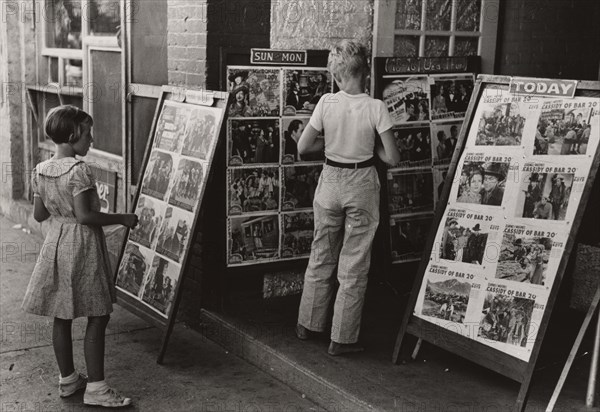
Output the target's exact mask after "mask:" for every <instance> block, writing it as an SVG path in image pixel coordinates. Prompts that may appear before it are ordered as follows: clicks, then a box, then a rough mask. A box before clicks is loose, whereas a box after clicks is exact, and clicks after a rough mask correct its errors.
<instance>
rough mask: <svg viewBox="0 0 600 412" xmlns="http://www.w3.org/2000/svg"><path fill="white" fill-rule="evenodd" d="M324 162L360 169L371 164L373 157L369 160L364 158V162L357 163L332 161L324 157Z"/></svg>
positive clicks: (373, 162) (372, 163) (344, 167)
mask: <svg viewBox="0 0 600 412" xmlns="http://www.w3.org/2000/svg"><path fill="white" fill-rule="evenodd" d="M325 164H326V165H328V166H333V167H341V168H342V169H362V168H364V167H369V166H373V165H374V164H375V158H374V157H372V158H370V159H369V160H365V161H364V162H358V163H340V162H334V161H333V160H330V159H328V158H325Z"/></svg>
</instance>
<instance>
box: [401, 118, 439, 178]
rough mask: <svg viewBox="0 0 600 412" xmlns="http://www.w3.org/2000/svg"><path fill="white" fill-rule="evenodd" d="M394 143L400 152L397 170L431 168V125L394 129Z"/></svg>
mask: <svg viewBox="0 0 600 412" xmlns="http://www.w3.org/2000/svg"><path fill="white" fill-rule="evenodd" d="M393 133H394V141H395V142H396V147H398V151H399V152H400V161H399V162H398V164H397V165H395V166H394V167H395V168H402V169H406V168H415V167H431V136H430V131H429V123H424V124H420V125H414V126H410V127H407V126H404V127H394V129H393Z"/></svg>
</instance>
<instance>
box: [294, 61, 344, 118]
mask: <svg viewBox="0 0 600 412" xmlns="http://www.w3.org/2000/svg"><path fill="white" fill-rule="evenodd" d="M283 83H284V91H283V92H284V96H285V100H284V101H283V115H284V116H300V115H305V116H306V115H310V114H312V112H313V111H314V109H315V106H316V105H317V103H318V102H319V100H321V97H322V96H323V95H324V94H325V93H331V92H332V90H333V78H332V77H331V73H329V70H327V69H323V68H306V69H304V68H303V69H283Z"/></svg>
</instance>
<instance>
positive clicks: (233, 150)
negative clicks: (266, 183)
mask: <svg viewBox="0 0 600 412" xmlns="http://www.w3.org/2000/svg"><path fill="white" fill-rule="evenodd" d="M280 139H281V138H280V130H279V119H229V127H228V128H227V157H228V159H229V166H241V165H248V164H253V163H259V164H260V163H278V162H279V143H280Z"/></svg>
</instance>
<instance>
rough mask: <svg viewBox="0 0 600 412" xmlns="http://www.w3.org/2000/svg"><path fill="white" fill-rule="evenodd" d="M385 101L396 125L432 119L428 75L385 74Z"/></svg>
mask: <svg viewBox="0 0 600 412" xmlns="http://www.w3.org/2000/svg"><path fill="white" fill-rule="evenodd" d="M383 82H384V86H383V102H384V103H385V104H386V106H387V108H388V111H389V113H390V116H391V118H392V121H393V122H394V124H396V125H400V124H404V123H412V122H423V121H428V120H430V113H429V111H430V110H429V108H430V104H429V93H430V91H429V81H428V78H427V76H383Z"/></svg>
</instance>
